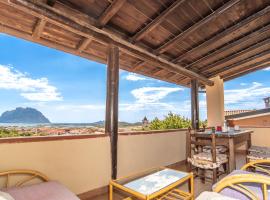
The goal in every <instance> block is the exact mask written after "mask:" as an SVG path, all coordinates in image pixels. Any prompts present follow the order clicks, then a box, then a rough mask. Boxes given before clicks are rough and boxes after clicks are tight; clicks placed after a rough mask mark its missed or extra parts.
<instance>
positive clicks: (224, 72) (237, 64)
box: [208, 50, 270, 78]
mask: <svg viewBox="0 0 270 200" xmlns="http://www.w3.org/2000/svg"><path fill="white" fill-rule="evenodd" d="M267 55H269V56H270V50H266V51H263V52H261V53H258V54H256V55H254V56H251V57H249V58H246V59H244V60H241V61H239V62H236V63H233V64H231V65H229V66H226V67H223V68H221V69H218V70H216V71H214V72H212V73H210V74H209V75H208V77H210V78H212V77H215V76H217V75H220V74H226V72H228V71H231V70H235V69H236V68H237V67H239V66H241V65H243V64H245V63H248V62H251V61H253V60H256V59H258V58H261V57H264V56H267Z"/></svg>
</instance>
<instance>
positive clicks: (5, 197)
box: [0, 191, 15, 200]
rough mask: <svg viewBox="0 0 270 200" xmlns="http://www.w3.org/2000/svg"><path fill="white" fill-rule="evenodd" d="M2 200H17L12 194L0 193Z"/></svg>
mask: <svg viewBox="0 0 270 200" xmlns="http://www.w3.org/2000/svg"><path fill="white" fill-rule="evenodd" d="M0 200H15V199H13V197H12V196H10V194H8V193H5V192H1V191H0Z"/></svg>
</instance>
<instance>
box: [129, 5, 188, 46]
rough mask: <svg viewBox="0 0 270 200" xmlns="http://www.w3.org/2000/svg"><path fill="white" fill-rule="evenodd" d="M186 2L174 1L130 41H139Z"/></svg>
mask: <svg viewBox="0 0 270 200" xmlns="http://www.w3.org/2000/svg"><path fill="white" fill-rule="evenodd" d="M185 1H186V0H176V1H174V3H173V4H171V5H170V6H169V7H168V8H167V9H165V10H164V11H163V12H162V13H161V14H159V15H158V16H157V17H156V18H155V19H154V20H153V21H151V22H150V23H149V24H147V25H146V26H145V27H144V28H142V29H141V30H140V31H138V32H137V33H136V34H135V35H134V36H133V37H132V40H133V41H135V42H137V41H139V40H141V39H142V38H143V37H144V36H145V35H147V34H148V33H149V32H151V31H152V30H153V29H154V28H156V27H157V26H158V25H159V24H160V23H162V22H163V21H164V20H165V19H166V18H167V17H168V16H169V15H170V14H171V13H172V12H174V11H175V9H176V8H178V7H179V6H180V5H181V4H182V3H184V2H185Z"/></svg>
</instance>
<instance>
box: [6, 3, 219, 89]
mask: <svg viewBox="0 0 270 200" xmlns="http://www.w3.org/2000/svg"><path fill="white" fill-rule="evenodd" d="M1 1H4V2H5V3H8V4H9V5H11V6H13V7H15V8H17V9H22V10H24V11H27V12H30V13H31V14H33V15H34V16H37V17H39V18H45V19H46V20H47V21H49V22H50V23H53V24H56V25H58V26H60V27H62V28H64V29H67V30H70V31H72V32H74V33H77V34H79V35H81V36H84V37H87V38H95V40H98V41H100V42H103V43H107V44H108V43H112V44H114V45H115V46H118V47H119V48H120V49H122V50H123V51H125V52H126V53H128V54H129V55H132V56H134V57H136V58H138V59H141V60H146V61H147V62H149V63H151V64H154V65H158V66H160V67H162V68H165V69H167V70H168V71H172V72H175V73H179V74H183V75H185V76H188V77H190V78H195V79H198V80H199V81H200V82H201V83H202V84H206V85H209V86H212V85H213V84H214V83H213V81H211V80H209V79H207V78H205V77H204V76H202V75H200V74H197V73H195V72H193V71H190V70H186V69H185V68H183V67H182V66H179V65H176V64H174V63H171V62H170V61H168V60H166V59H164V58H162V57H160V56H157V55H155V54H153V53H151V52H149V51H148V50H146V49H144V48H142V47H139V46H136V45H134V44H132V43H130V42H129V41H127V40H126V39H123V38H121V37H120V36H117V35H116V34H115V33H112V32H111V31H107V30H104V29H100V28H98V27H97V22H96V21H95V20H94V19H92V18H90V17H89V16H85V15H84V14H77V15H75V16H71V15H69V14H68V13H66V12H63V10H57V9H55V8H52V7H49V6H46V5H44V4H39V3H37V2H36V1H34V0H9V1H8V2H6V1H7V0H1ZM78 15H79V16H78ZM83 19H84V20H83ZM85 19H86V20H85Z"/></svg>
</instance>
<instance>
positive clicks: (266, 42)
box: [199, 38, 270, 72]
mask: <svg viewBox="0 0 270 200" xmlns="http://www.w3.org/2000/svg"><path fill="white" fill-rule="evenodd" d="M265 45H269V46H270V38H269V39H265V40H263V41H261V42H259V43H256V44H254V45H251V46H249V47H247V48H245V49H243V50H240V51H238V52H235V53H234V54H232V55H230V56H227V57H225V58H222V59H220V60H218V61H215V62H214V63H212V64H210V65H206V66H204V67H202V68H200V69H199V71H200V72H207V71H211V70H212V69H213V68H218V66H219V65H223V64H225V63H226V62H229V61H231V60H234V59H236V58H239V57H242V56H244V55H245V54H247V53H249V52H251V51H254V50H256V49H259V48H261V47H263V46H265Z"/></svg>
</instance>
